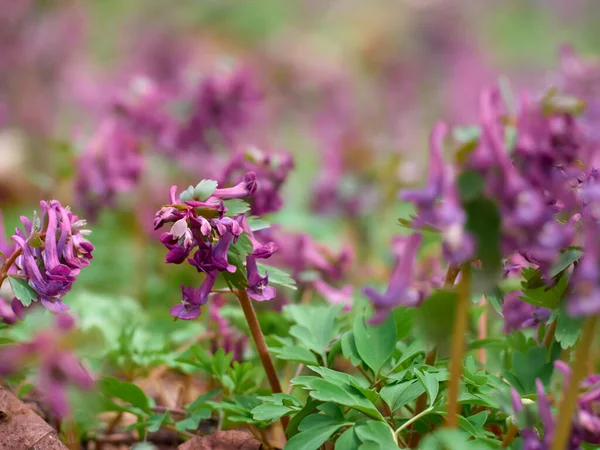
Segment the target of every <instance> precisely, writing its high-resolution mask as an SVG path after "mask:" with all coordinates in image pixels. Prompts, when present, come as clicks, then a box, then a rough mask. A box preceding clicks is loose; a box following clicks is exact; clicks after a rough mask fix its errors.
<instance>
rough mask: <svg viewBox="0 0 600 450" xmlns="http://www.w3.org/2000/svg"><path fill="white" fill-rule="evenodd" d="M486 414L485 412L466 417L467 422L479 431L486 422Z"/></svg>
mask: <svg viewBox="0 0 600 450" xmlns="http://www.w3.org/2000/svg"><path fill="white" fill-rule="evenodd" d="M487 419H488V413H487V411H481V412H478V413H477V414H475V415H472V416H469V417H467V420H468V421H469V422H471V424H472V425H473V426H474V427H475V429H476V430H477V431H481V430H482V429H483V426H484V425H485V423H486V422H487Z"/></svg>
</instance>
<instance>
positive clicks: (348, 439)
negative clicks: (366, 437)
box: [334, 427, 362, 450]
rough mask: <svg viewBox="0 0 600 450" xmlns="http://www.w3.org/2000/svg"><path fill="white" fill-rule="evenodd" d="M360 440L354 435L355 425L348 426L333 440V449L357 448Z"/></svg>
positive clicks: (354, 449) (356, 449)
mask: <svg viewBox="0 0 600 450" xmlns="http://www.w3.org/2000/svg"><path fill="white" fill-rule="evenodd" d="M361 443H362V442H361V440H360V439H358V436H357V435H356V429H355V427H352V428H348V429H347V430H346V431H344V432H343V433H342V434H341V435H340V437H339V438H337V440H336V441H335V449H334V450H358V448H359V447H360V444H361Z"/></svg>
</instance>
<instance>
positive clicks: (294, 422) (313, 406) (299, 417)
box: [285, 397, 322, 438]
mask: <svg viewBox="0 0 600 450" xmlns="http://www.w3.org/2000/svg"><path fill="white" fill-rule="evenodd" d="M321 404H322V402H320V401H318V400H314V399H313V398H311V397H308V399H307V400H306V405H304V408H302V409H301V410H300V411H298V412H297V413H296V414H295V415H294V416H293V417H292V419H291V420H290V424H289V425H288V427H287V428H286V430H285V434H286V436H287V437H288V438H291V437H292V436H295V435H296V434H298V433H299V432H300V430H299V429H298V426H299V425H300V423H301V422H302V421H303V420H304V419H305V418H306V417H308V416H310V415H311V414H315V413H317V412H318V409H317V408H318V407H319V405H321Z"/></svg>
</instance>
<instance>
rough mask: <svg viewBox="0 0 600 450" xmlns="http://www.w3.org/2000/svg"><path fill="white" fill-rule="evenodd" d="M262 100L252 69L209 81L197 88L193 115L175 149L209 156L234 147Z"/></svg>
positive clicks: (204, 81)
mask: <svg viewBox="0 0 600 450" xmlns="http://www.w3.org/2000/svg"><path fill="white" fill-rule="evenodd" d="M260 99H261V95H260V92H259V90H258V89H257V87H256V85H255V82H254V79H253V77H252V74H251V73H250V71H249V70H248V69H245V68H240V69H236V70H231V71H227V72H224V71H222V72H220V73H218V74H216V75H214V76H210V77H207V78H206V79H204V80H202V81H201V82H200V83H199V84H198V86H197V87H196V92H195V94H193V103H192V105H191V108H190V113H189V114H188V116H187V118H186V119H185V120H184V121H183V123H182V124H181V126H180V127H179V128H178V131H177V133H176V137H175V140H174V148H177V149H179V150H182V151H190V150H195V151H203V152H207V151H211V150H212V149H213V147H214V146H215V145H218V144H226V145H228V146H230V147H231V146H233V145H234V143H235V138H236V136H237V135H238V134H239V132H240V130H242V129H244V128H245V127H247V126H248V124H249V123H251V122H252V116H253V113H254V112H255V110H256V104H257V102H258V101H260Z"/></svg>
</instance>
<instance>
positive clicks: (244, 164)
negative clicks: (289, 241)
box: [221, 148, 294, 216]
mask: <svg viewBox="0 0 600 450" xmlns="http://www.w3.org/2000/svg"><path fill="white" fill-rule="evenodd" d="M293 168H294V160H293V159H292V156H291V155H290V154H289V153H285V152H266V151H263V150H260V149H258V148H250V149H248V150H246V151H244V152H237V153H235V154H234V155H233V156H232V157H231V159H230V160H229V162H228V164H227V166H226V167H225V169H224V170H223V176H222V178H221V180H222V181H223V182H225V183H229V182H231V181H232V178H233V177H236V176H238V174H239V173H240V172H241V173H244V172H247V171H252V172H253V173H255V174H256V179H257V184H256V185H255V187H254V191H253V192H252V198H251V200H250V211H251V213H252V214H253V215H256V216H261V215H263V214H268V213H273V212H277V211H279V210H280V209H281V207H282V206H283V198H282V197H281V193H280V191H281V188H282V187H283V184H284V183H285V181H286V180H287V177H288V175H289V173H290V171H291V170H292V169H293Z"/></svg>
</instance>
